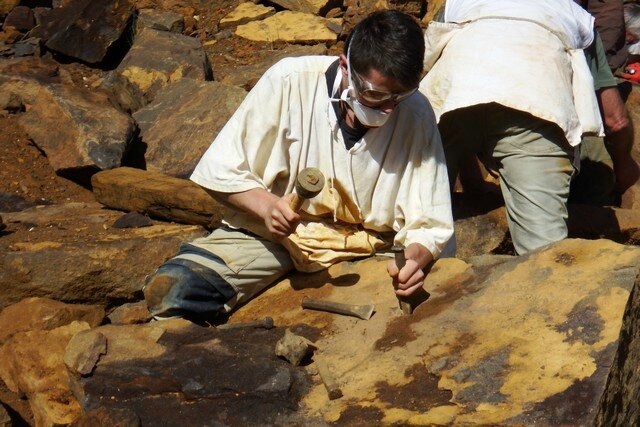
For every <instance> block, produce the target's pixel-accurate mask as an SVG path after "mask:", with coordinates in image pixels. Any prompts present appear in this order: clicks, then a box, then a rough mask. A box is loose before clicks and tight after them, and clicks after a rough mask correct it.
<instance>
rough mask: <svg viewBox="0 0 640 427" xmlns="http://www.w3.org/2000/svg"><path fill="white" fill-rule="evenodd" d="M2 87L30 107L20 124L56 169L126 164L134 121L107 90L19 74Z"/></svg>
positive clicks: (0, 83)
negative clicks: (51, 81) (113, 104)
mask: <svg viewBox="0 0 640 427" xmlns="http://www.w3.org/2000/svg"><path fill="white" fill-rule="evenodd" d="M0 91H2V92H3V93H4V94H5V95H4V96H7V97H8V98H7V99H8V101H7V102H9V101H10V100H11V96H13V99H14V102H15V103H17V105H18V108H22V109H25V110H26V111H25V112H24V113H23V114H21V115H20V117H19V122H20V125H21V126H22V127H23V128H24V129H25V130H26V131H27V133H28V134H29V136H30V137H31V139H32V140H33V141H34V142H35V144H36V145H37V146H38V147H39V148H40V149H41V150H43V151H44V152H45V153H46V155H47V159H48V161H49V163H50V164H51V166H52V167H53V168H54V169H55V170H56V171H64V170H69V169H79V168H85V167H92V168H97V169H110V168H114V167H117V166H120V162H121V161H122V157H123V155H124V152H125V151H126V149H127V146H128V143H129V141H130V140H131V138H132V137H133V133H134V122H133V120H132V119H131V118H130V117H128V116H127V115H125V114H123V113H121V112H120V111H118V110H117V109H116V108H115V107H113V106H111V104H110V103H109V101H108V98H107V96H106V95H105V94H102V93H97V92H93V93H92V92H89V91H88V90H83V89H80V88H78V87H76V86H72V85H69V84H64V83H43V82H41V81H38V80H37V77H36V78H29V77H17V76H15V75H13V76H7V77H0Z"/></svg>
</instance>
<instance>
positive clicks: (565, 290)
mask: <svg viewBox="0 0 640 427" xmlns="http://www.w3.org/2000/svg"><path fill="white" fill-rule="evenodd" d="M385 264H386V260H384V259H371V260H365V261H363V262H359V263H343V264H339V265H336V266H334V267H332V268H331V269H330V270H329V271H328V273H327V274H316V275H311V276H310V275H303V274H296V275H294V276H292V277H291V278H290V279H287V280H284V281H283V282H281V283H279V284H278V285H277V286H275V287H273V288H271V289H270V290H268V291H267V292H265V293H264V294H262V295H261V296H260V297H259V298H257V299H256V300H254V301H252V302H250V303H249V304H247V305H246V306H244V307H242V308H241V309H240V310H239V311H238V312H237V313H236V314H234V315H233V316H232V319H231V321H233V322H236V321H242V320H246V319H250V318H260V317H262V316H265V315H270V316H272V317H273V318H274V320H275V322H276V324H277V325H281V326H286V325H292V324H296V323H299V322H304V323H306V324H309V325H312V326H314V327H317V328H323V338H321V339H320V340H319V341H317V342H316V344H317V345H318V347H319V349H320V350H319V351H320V352H321V355H322V356H323V359H324V360H325V361H326V362H327V365H328V367H329V370H330V371H331V372H332V374H333V376H334V377H335V378H336V379H337V381H338V383H339V385H340V386H341V388H342V391H343V394H344V397H343V398H341V399H338V400H333V401H330V400H329V399H328V397H327V392H326V390H325V389H324V386H323V385H322V383H320V382H319V381H318V382H316V384H315V387H314V388H312V389H311V391H310V392H309V393H308V394H307V395H306V397H305V398H304V400H303V403H304V406H303V407H304V409H303V410H304V411H306V412H307V414H308V415H309V416H310V417H314V416H315V417H322V418H324V420H326V421H328V422H337V423H338V424H348V423H350V422H356V421H358V422H360V423H365V424H367V423H368V424H370V425H375V424H380V423H382V424H419V425H430V424H471V425H478V424H482V425H488V424H490V425H494V424H498V425H513V424H517V425H520V424H525V425H528V424H534V423H537V424H542V425H557V424H568V425H582V424H592V423H593V422H594V420H595V419H596V414H597V413H598V412H599V411H603V410H604V411H606V409H607V408H601V407H600V406H599V402H600V399H601V397H602V396H603V395H605V396H609V395H612V393H616V392H619V390H618V391H616V390H612V389H607V378H608V376H609V375H611V376H613V377H620V376H621V373H620V372H617V369H618V368H617V366H618V365H617V364H612V362H613V360H614V357H616V353H617V352H619V351H626V350H625V349H627V348H636V347H637V343H636V344H633V343H630V342H629V341H631V340H632V337H630V336H623V338H622V339H620V338H619V336H620V330H621V326H622V325H623V313H624V311H625V306H626V305H627V303H628V301H629V299H630V292H631V290H632V288H633V287H634V282H635V278H636V274H637V272H638V266H640V249H638V248H636V247H631V246H622V245H619V244H616V243H613V242H610V241H606V240H597V241H586V240H577V239H576V240H565V241H562V242H559V243H557V244H555V245H551V246H549V247H546V248H543V249H542V250H540V251H538V252H534V253H532V254H529V255H527V256H522V257H504V256H485V257H477V258H471V261H470V264H467V263H465V262H463V261H461V260H457V259H444V260H440V261H438V262H437V263H436V265H435V266H434V268H433V270H432V271H431V273H430V275H429V277H428V280H427V284H426V286H425V288H426V290H427V291H428V292H429V293H430V298H429V299H428V300H427V301H426V302H424V303H423V304H422V305H420V306H419V307H418V308H417V309H416V311H415V312H414V314H413V315H412V316H403V315H402V314H401V312H400V310H399V309H398V303H397V301H396V299H395V296H394V294H393V292H392V287H391V283H390V281H389V279H388V277H387V274H386V271H385ZM332 285H334V286H332ZM636 286H637V285H636ZM291 288H293V289H295V290H296V291H295V292H293V291H292V290H291ZM635 295H636V296H635V297H634V298H636V299H637V298H638V292H637V290H636V292H635ZM303 296H310V297H314V298H323V299H327V300H333V301H340V302H343V303H352V304H369V303H373V304H375V305H376V313H375V314H374V316H373V317H372V318H371V319H370V320H368V321H361V320H357V319H354V318H350V317H341V316H336V315H331V314H327V313H320V312H311V311H303V310H302V309H301V308H300V300H301V298H302V297H303ZM636 306H637V303H636ZM631 312H632V311H631V310H629V313H631ZM627 317H628V318H627V319H625V322H626V323H625V324H627V325H628V328H627V329H629V330H633V328H635V329H636V330H637V324H638V322H640V320H639V319H637V318H634V317H633V315H632V314H628V315H627ZM633 325H635V326H633ZM621 340H622V341H621ZM636 341H637V339H636ZM634 346H635V347H634ZM637 353H638V352H637V351H636V353H634V354H635V356H634V357H636V359H637V358H638V357H639V356H638V354H637ZM619 356H621V355H619ZM622 356H625V355H622ZM623 359H625V357H623ZM626 362H627V363H626V365H627V367H629V366H632V363H634V362H633V361H632V360H627V361H626ZM637 362H638V361H637V360H636V361H635V363H637ZM620 365H622V364H620ZM628 370H629V373H628V374H626V376H623V378H626V382H628V383H631V384H635V385H637V384H638V383H640V381H639V379H638V378H635V377H637V376H638V372H637V370H635V371H633V370H632V369H628ZM633 372H635V373H633ZM634 376H635V377H634ZM634 378H635V379H634ZM634 387H635V386H634ZM621 395H622V396H623V398H622V400H624V399H627V400H629V399H635V398H637V396H636V397H632V396H630V395H626V397H624V396H625V394H624V393H622V394H621ZM605 400H606V399H605ZM609 400H611V399H609ZM626 405H628V406H629V405H630V406H633V404H632V403H630V402H626ZM636 406H637V405H636ZM626 421H629V422H632V423H633V422H637V421H638V416H637V415H636V416H635V418H633V416H629V415H627V419H626Z"/></svg>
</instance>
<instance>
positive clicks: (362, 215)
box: [191, 56, 453, 270]
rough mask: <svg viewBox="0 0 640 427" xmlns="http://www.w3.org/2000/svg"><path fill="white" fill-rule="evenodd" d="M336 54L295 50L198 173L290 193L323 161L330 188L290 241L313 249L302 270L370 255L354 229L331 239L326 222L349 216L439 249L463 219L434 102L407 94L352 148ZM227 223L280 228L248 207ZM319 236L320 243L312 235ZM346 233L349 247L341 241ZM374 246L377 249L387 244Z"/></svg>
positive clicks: (353, 224) (257, 90)
mask: <svg viewBox="0 0 640 427" xmlns="http://www.w3.org/2000/svg"><path fill="white" fill-rule="evenodd" d="M336 59H337V58H336V57H326V56H307V57H300V58H287V59H284V60H282V61H280V62H278V63H277V64H275V65H274V66H273V67H271V68H270V69H269V70H268V71H267V72H266V73H265V74H264V75H263V76H262V78H261V79H260V80H259V82H258V83H257V84H256V86H255V87H254V88H253V89H252V90H251V92H250V93H249V94H248V95H247V97H246V99H245V100H244V102H243V103H242V104H241V106H240V107H239V109H238V110H237V111H236V112H235V114H234V115H233V117H232V118H231V119H230V120H229V122H228V123H227V124H226V125H225V127H224V128H223V129H222V131H221V132H220V133H219V134H218V136H217V137H216V139H215V140H214V141H213V143H212V144H211V147H209V149H208V150H207V152H206V153H205V154H204V156H203V157H202V159H201V160H200V162H199V164H198V165H197V166H196V169H195V170H194V172H193V175H192V176H191V179H192V180H193V181H194V182H196V183H198V184H199V185H201V186H203V187H205V188H209V189H211V190H214V191H218V192H225V193H233V192H242V191H247V190H250V189H253V188H264V189H266V190H268V191H270V192H272V193H274V194H276V195H278V196H282V195H285V194H288V193H291V192H293V191H294V188H295V178H296V175H297V173H298V172H299V171H300V170H302V169H304V168H305V167H317V168H319V169H320V170H321V171H322V172H323V174H324V175H325V177H326V178H327V183H326V184H325V188H324V189H323V191H322V193H321V194H320V195H318V196H316V197H315V198H313V199H311V200H310V201H309V202H306V203H305V204H304V205H303V208H302V209H303V211H304V212H303V213H304V215H305V218H306V219H310V220H311V222H308V221H305V222H304V223H303V224H302V225H301V226H299V227H298V229H297V230H296V233H294V235H292V236H291V239H289V240H290V242H289V243H288V244H285V246H286V247H287V249H289V251H290V252H295V248H294V250H292V247H294V246H299V247H300V248H301V249H302V250H303V252H305V254H304V256H303V257H302V258H303V259H302V258H301V259H298V262H297V263H296V267H298V268H299V269H301V270H317V269H319V268H321V267H326V266H327V265H328V264H330V263H332V262H336V261H338V260H341V259H346V257H345V255H344V254H345V253H346V254H347V257H349V256H351V257H353V256H358V255H360V256H362V255H366V253H363V252H362V249H361V248H360V249H357V248H356V250H351V248H349V247H348V246H349V244H350V243H349V239H347V238H346V237H345V238H344V239H325V238H324V237H323V236H321V234H322V233H323V231H322V230H321V229H320V228H318V227H317V225H318V224H319V223H320V224H327V225H328V226H330V227H333V225H332V224H335V223H336V222H337V223H338V224H340V227H341V228H340V231H339V232H340V233H344V227H343V226H345V225H346V226H347V228H349V227H350V228H351V229H353V230H361V231H362V229H364V230H365V231H366V232H367V233H369V234H379V233H389V232H395V233H396V236H395V242H396V243H402V244H405V245H408V244H410V243H414V242H415V243H420V244H422V245H424V246H425V247H426V248H427V249H428V250H429V251H431V253H432V254H433V255H434V256H435V257H437V256H438V255H439V254H440V253H441V251H442V250H443V248H444V246H445V244H446V242H447V241H448V240H449V238H450V237H451V236H452V234H453V220H452V215H451V202H450V195H449V184H448V178H447V173H446V166H445V160H444V154H443V151H442V146H441V142H440V137H439V134H438V131H437V128H436V126H435V117H434V114H433V111H432V109H431V107H430V105H429V103H428V101H427V100H426V98H425V97H424V96H422V95H421V94H420V93H416V94H415V95H413V96H411V97H410V98H408V99H406V100H405V101H403V102H401V103H400V104H399V105H398V106H397V107H396V108H395V109H394V111H393V113H392V114H391V116H390V118H389V120H388V122H387V123H386V124H385V125H384V126H382V127H380V128H375V129H370V130H368V131H367V133H366V134H365V135H364V137H363V138H362V139H361V140H360V141H359V142H357V143H356V144H355V146H353V147H352V148H351V149H349V150H347V149H346V147H345V144H344V140H343V137H342V134H341V132H340V129H339V125H338V120H337V117H336V114H335V112H334V109H333V106H332V105H331V101H330V98H329V95H328V93H329V90H328V88H327V83H326V78H325V71H326V70H327V68H328V67H329V66H330V65H331V63H333V62H334V61H335V60H336ZM339 79H341V74H340V71H338V76H337V77H336V81H338V80H339ZM225 222H226V224H228V225H229V226H231V227H235V228H244V229H248V230H249V231H252V232H254V233H256V234H258V235H261V236H263V237H267V238H269V237H270V236H269V235H268V233H267V232H266V228H265V227H264V224H262V223H261V221H259V220H256V219H255V218H253V217H252V216H250V215H249V214H248V213H244V212H237V213H235V214H232V215H231V216H229V217H228V218H225ZM333 228H335V227H333ZM316 235H317V239H316V240H318V245H315V246H314V244H313V243H309V241H310V240H314V236H316ZM302 240H304V242H303V243H300V241H302ZM355 240H356V239H354V241H355ZM365 240H366V239H365ZM328 241H332V242H333V243H327V242H328ZM336 241H341V242H342V243H340V244H338V245H337V246H341V245H342V246H344V247H335V246H336V244H335V242H336ZM356 245H357V244H356ZM327 246H331V247H327ZM370 246H371V250H370V253H373V252H374V251H375V248H376V247H377V246H376V245H375V244H371V245H370ZM313 252H317V253H313ZM292 257H293V258H294V262H296V256H295V254H293V253H292ZM305 262H306V263H307V264H313V265H311V266H309V265H307V266H304V265H302V264H304V263H305Z"/></svg>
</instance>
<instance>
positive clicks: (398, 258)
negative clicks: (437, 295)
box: [387, 244, 433, 314]
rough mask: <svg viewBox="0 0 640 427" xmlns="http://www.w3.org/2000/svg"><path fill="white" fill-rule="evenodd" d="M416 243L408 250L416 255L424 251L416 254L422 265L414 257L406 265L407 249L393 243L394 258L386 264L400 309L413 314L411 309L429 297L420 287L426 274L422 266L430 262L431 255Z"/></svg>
mask: <svg viewBox="0 0 640 427" xmlns="http://www.w3.org/2000/svg"><path fill="white" fill-rule="evenodd" d="M416 245H417V247H414V248H411V245H410V248H411V249H412V250H411V251H410V252H412V253H417V254H418V255H420V252H424V253H423V254H422V256H418V258H419V259H420V261H422V263H424V266H422V265H421V262H420V261H417V260H414V259H411V264H410V265H407V264H408V263H407V258H406V255H405V253H406V252H407V249H405V247H404V246H403V245H393V247H392V248H391V251H392V252H393V253H394V260H393V261H391V263H390V265H389V266H387V270H388V271H389V275H390V276H391V278H392V279H393V287H394V289H395V290H396V296H397V298H398V302H399V305H400V309H401V310H402V312H403V313H404V314H413V310H414V309H415V308H416V307H417V306H418V305H420V303H422V302H423V301H425V300H426V299H427V298H429V294H428V293H427V292H426V291H425V290H424V289H423V288H422V285H423V281H424V278H425V276H426V274H425V271H424V268H425V267H426V266H427V265H429V264H430V263H431V261H432V260H433V256H431V253H430V252H429V251H428V250H427V249H426V248H425V247H423V246H422V245H418V244H416ZM401 278H402V281H401V280H400V279H401ZM401 284H403V286H401ZM398 290H400V291H398Z"/></svg>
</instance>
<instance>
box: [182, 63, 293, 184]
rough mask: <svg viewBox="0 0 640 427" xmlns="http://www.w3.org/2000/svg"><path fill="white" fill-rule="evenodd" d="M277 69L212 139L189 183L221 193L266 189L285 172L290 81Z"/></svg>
mask: <svg viewBox="0 0 640 427" xmlns="http://www.w3.org/2000/svg"><path fill="white" fill-rule="evenodd" d="M283 72H284V70H283V69H282V67H281V64H280V63H278V64H276V65H274V66H273V67H271V68H270V69H269V70H267V72H266V73H265V74H264V75H263V76H262V78H261V79H260V80H259V81H258V83H257V84H256V85H255V86H254V88H253V89H252V90H251V91H250V92H249V94H248V95H247V97H246V98H245V99H244V101H243V102H242V104H241V105H240V107H239V108H238V110H237V111H236V112H235V113H234V114H233V116H232V117H231V119H230V120H229V121H228V122H227V124H226V125H225V126H224V128H223V129H222V130H221V131H220V133H219V134H218V136H217V137H216V138H215V140H214V141H213V143H212V144H211V146H210V147H209V149H207V151H206V152H205V154H204V155H203V156H202V159H200V162H199V163H198V165H197V166H196V168H195V170H194V171H193V174H192V175H191V180H192V181H194V182H195V183H197V184H199V185H201V186H203V187H205V188H208V189H211V190H214V191H219V192H223V193H236V192H242V191H247V190H251V189H253V188H264V189H269V188H270V187H271V185H272V184H273V181H274V180H275V178H276V177H277V176H278V174H280V173H286V172H287V171H288V170H289V165H288V156H287V149H286V147H283V146H282V144H284V143H285V141H286V134H287V129H288V126H289V125H288V120H289V119H288V115H287V114H286V104H287V97H288V92H289V87H290V86H289V80H288V78H287V76H286V75H283Z"/></svg>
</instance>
